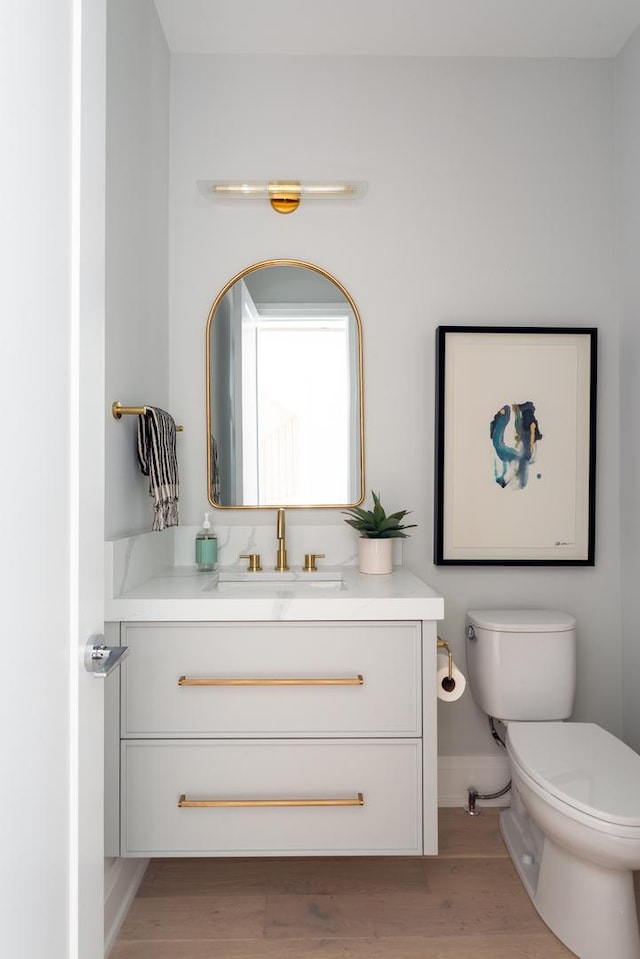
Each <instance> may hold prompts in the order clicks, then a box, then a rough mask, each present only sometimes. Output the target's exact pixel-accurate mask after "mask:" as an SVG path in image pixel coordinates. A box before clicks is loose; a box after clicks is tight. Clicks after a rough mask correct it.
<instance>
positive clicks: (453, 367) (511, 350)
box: [434, 326, 597, 566]
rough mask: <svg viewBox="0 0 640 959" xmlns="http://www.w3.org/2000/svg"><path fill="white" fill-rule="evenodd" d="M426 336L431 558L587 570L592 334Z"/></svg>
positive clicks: (463, 331)
mask: <svg viewBox="0 0 640 959" xmlns="http://www.w3.org/2000/svg"><path fill="white" fill-rule="evenodd" d="M436 337H437V341H436V347H437V350H436V352H437V371H436V489H435V500H436V501H435V544H434V546H435V548H434V560H435V563H436V564H437V565H442V566H444V565H447V564H451V565H482V566H489V565H494V566H560V565H571V566H593V565H594V545H595V544H594V534H595V463H596V364H597V330H596V329H592V328H588V329H586V328H585V329H580V328H566V327H562V328H558V327H490V326H484V327H483V326H478V327H468V326H441V327H439V328H438V330H437V331H436Z"/></svg>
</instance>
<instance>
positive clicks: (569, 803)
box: [466, 609, 640, 959]
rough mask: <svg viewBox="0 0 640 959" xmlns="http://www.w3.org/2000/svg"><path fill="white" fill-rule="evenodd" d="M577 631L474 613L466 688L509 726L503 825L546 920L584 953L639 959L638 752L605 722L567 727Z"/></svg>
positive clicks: (557, 621)
mask: <svg viewBox="0 0 640 959" xmlns="http://www.w3.org/2000/svg"><path fill="white" fill-rule="evenodd" d="M575 626H576V624H575V620H574V619H573V617H571V616H568V615H567V614H566V613H560V612H552V611H549V610H517V609H484V610H471V611H469V612H468V613H467V624H466V635H467V643H466V646H467V671H468V679H469V685H470V688H471V693H472V696H473V699H474V700H475V702H476V704H477V705H478V706H479V707H480V709H482V710H483V711H484V712H485V713H486V714H487V715H488V716H492V717H493V718H494V719H499V720H501V721H502V722H504V723H506V726H507V736H506V746H507V755H508V757H509V765H510V771H511V778H512V785H511V789H512V792H511V796H512V798H511V806H510V807H509V808H508V809H505V810H503V812H502V813H501V814H500V830H501V832H502V836H503V838H504V841H505V843H506V845H507V848H508V850H509V853H510V855H511V858H512V859H513V862H514V865H515V867H516V869H517V871H518V874H519V876H520V878H521V880H522V882H523V884H524V886H525V888H526V890H527V892H528V893H529V895H530V897H531V899H532V901H533V903H534V905H535V907H536V909H537V910H538V912H539V914H540V916H541V917H542V918H543V919H544V921H545V922H546V924H547V925H548V926H549V928H550V929H551V930H552V931H553V932H554V933H555V934H556V936H558V938H559V939H561V940H562V942H564V943H565V945H566V946H568V948H569V949H571V950H572V951H573V952H574V953H575V954H576V955H577V956H579V959H606V957H611V959H640V936H639V934H638V919H637V915H636V905H635V898H634V890H633V875H632V871H633V870H638V869H640V756H639V755H638V754H637V753H635V752H634V751H633V750H632V749H630V748H629V747H628V746H625V745H624V743H622V742H620V740H618V739H616V738H615V736H612V735H611V734H610V733H608V732H605V730H604V729H601V728H600V727H599V726H595V725H593V724H591V723H568V722H562V720H564V719H566V718H567V717H568V716H569V715H570V714H571V711H572V708H573V699H574V693H575V677H576V628H575Z"/></svg>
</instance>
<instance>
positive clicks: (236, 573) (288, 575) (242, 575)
mask: <svg viewBox="0 0 640 959" xmlns="http://www.w3.org/2000/svg"><path fill="white" fill-rule="evenodd" d="M342 579H343V577H342V570H340V569H316V570H314V571H313V572H310V573H305V572H304V570H303V569H302V568H301V567H300V566H298V567H297V568H292V569H288V570H284V571H282V572H281V571H280V570H277V569H262V570H260V572H259V573H251V572H249V571H248V570H247V569H244V568H242V569H240V568H236V567H235V566H226V567H224V568H223V569H220V570H219V575H218V581H219V582H220V583H221V584H223V585H224V584H225V583H249V584H250V585H251V586H257V585H260V584H262V583H287V585H289V584H291V583H300V585H302V586H308V585H309V584H310V583H327V584H331V583H333V584H340V583H342Z"/></svg>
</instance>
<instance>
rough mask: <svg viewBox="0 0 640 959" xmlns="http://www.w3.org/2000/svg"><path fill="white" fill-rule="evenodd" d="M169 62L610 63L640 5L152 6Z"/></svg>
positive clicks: (197, 0)
mask: <svg viewBox="0 0 640 959" xmlns="http://www.w3.org/2000/svg"><path fill="white" fill-rule="evenodd" d="M155 4H156V7H157V9H158V13H159V15H160V20H161V22H162V26H163V28H164V31H165V35H166V37H167V42H168V44H169V48H170V49H171V51H172V52H174V53H251V54H253V53H276V54H282V53H294V54H377V55H396V56H433V57H438V56H442V57H458V56H459V57H470V56H478V57H613V56H616V54H617V53H618V52H619V51H620V49H621V48H622V47H623V46H624V44H625V43H626V41H627V40H628V39H629V37H630V36H631V34H632V33H633V32H634V30H635V29H636V27H638V25H640V0H155Z"/></svg>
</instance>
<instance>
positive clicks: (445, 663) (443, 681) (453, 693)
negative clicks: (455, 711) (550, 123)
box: [436, 653, 467, 703]
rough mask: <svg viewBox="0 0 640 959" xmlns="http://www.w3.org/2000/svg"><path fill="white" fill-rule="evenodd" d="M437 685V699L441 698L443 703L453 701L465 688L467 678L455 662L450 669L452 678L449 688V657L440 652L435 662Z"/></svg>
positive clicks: (458, 697)
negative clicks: (451, 684)
mask: <svg viewBox="0 0 640 959" xmlns="http://www.w3.org/2000/svg"><path fill="white" fill-rule="evenodd" d="M437 670H438V671H437V674H436V676H437V679H436V683H437V687H438V699H441V700H442V701H443V703H454V702H455V701H456V699H460V697H461V696H462V694H463V692H464V691H465V688H466V686H467V680H466V679H465V677H464V676H463V674H462V673H461V672H460V670H459V669H458V667H457V666H456V664H455V663H454V664H453V669H452V671H451V679H452V680H453V688H450V684H449V657H448V656H443V655H442V654H441V653H438V664H437Z"/></svg>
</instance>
